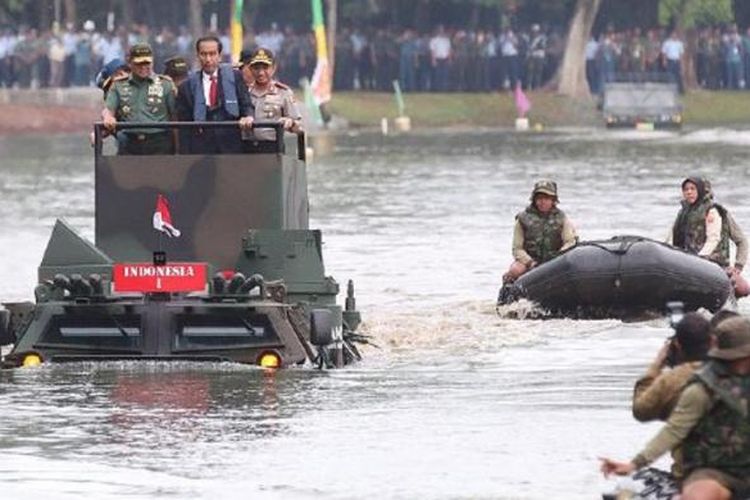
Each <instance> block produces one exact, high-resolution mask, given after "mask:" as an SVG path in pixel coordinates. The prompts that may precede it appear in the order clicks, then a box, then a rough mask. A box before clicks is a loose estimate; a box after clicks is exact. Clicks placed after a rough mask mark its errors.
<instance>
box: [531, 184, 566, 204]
mask: <svg viewBox="0 0 750 500" xmlns="http://www.w3.org/2000/svg"><path fill="white" fill-rule="evenodd" d="M538 194H546V195H549V196H554V197H555V201H560V200H559V198H558V197H557V183H556V182H555V181H552V180H549V179H542V180H540V181H537V183H536V184H534V189H533V190H532V191H531V200H532V201H534V197H535V196H536V195H538Z"/></svg>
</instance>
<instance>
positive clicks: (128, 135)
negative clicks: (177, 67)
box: [105, 74, 176, 154]
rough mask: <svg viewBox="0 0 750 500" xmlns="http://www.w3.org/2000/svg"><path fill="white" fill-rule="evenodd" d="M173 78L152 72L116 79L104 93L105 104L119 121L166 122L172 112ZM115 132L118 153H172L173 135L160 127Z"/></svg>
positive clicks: (173, 101) (173, 108) (173, 110)
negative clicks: (147, 75)
mask: <svg viewBox="0 0 750 500" xmlns="http://www.w3.org/2000/svg"><path fill="white" fill-rule="evenodd" d="M175 93H176V92H175V88H174V85H173V83H172V80H171V79H170V78H169V77H166V76H163V75H156V74H153V75H151V76H150V77H148V78H145V79H141V78H138V77H137V76H135V75H130V76H129V77H127V78H123V79H121V80H117V81H116V82H115V83H114V84H113V85H112V87H111V88H110V90H109V92H108V93H107V98H106V101H105V102H106V106H107V109H109V110H110V111H111V112H112V114H114V115H115V118H116V119H117V121H118V122H166V121H169V119H170V117H172V116H174V112H175ZM120 136H121V135H120V134H118V140H119V141H120V142H119V150H118V154H172V153H173V152H174V146H173V141H172V134H171V132H169V131H166V130H159V129H132V130H131V129H128V130H126V131H125V133H124V134H122V139H121V140H120V139H119V138H120Z"/></svg>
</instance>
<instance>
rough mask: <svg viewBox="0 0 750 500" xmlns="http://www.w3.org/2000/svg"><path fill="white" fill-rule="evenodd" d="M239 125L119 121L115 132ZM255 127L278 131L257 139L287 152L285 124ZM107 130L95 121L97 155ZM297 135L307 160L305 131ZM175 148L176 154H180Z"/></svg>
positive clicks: (265, 123)
mask: <svg viewBox="0 0 750 500" xmlns="http://www.w3.org/2000/svg"><path fill="white" fill-rule="evenodd" d="M238 127H239V125H238V123H237V122H236V121H221V122H118V123H117V124H115V132H117V131H125V130H134V129H138V130H143V129H160V130H169V131H177V130H194V129H230V128H238ZM252 128H253V130H255V129H273V130H274V131H275V133H276V138H275V139H274V140H273V141H259V140H258V141H257V142H263V143H270V144H273V147H272V148H271V150H270V151H265V150H264V152H271V153H277V154H284V153H285V145H284V125H283V124H282V123H281V122H280V121H272V122H271V121H259V122H254V123H253V126H252ZM105 131H106V132H109V130H108V129H107V128H106V127H105V126H104V123H103V122H96V123H94V154H95V155H96V156H102V149H103V139H104V138H105V137H106V135H105ZM296 135H297V158H298V159H300V160H302V161H305V159H306V149H305V148H306V142H305V133H304V132H302V131H300V132H296ZM177 149H178V148H175V153H174V154H180V153H179V152H178V151H177ZM248 154H252V153H248Z"/></svg>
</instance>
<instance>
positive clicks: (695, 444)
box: [682, 361, 750, 478]
mask: <svg viewBox="0 0 750 500" xmlns="http://www.w3.org/2000/svg"><path fill="white" fill-rule="evenodd" d="M693 381H694V383H695V382H698V383H702V384H703V385H704V386H705V387H706V388H707V389H708V391H709V393H710V394H711V397H712V399H713V401H714V404H713V407H712V408H711V410H709V412H708V414H706V415H705V416H704V417H703V418H702V419H701V420H700V421H699V422H698V424H697V425H696V426H695V427H694V428H693V430H692V431H691V432H690V434H688V436H687V437H686V438H685V441H684V442H683V446H682V452H683V465H684V467H685V472H686V474H689V473H690V471H692V470H695V469H698V468H704V467H705V468H711V469H718V470H720V471H722V472H725V473H727V474H730V475H733V476H736V477H738V478H747V477H750V418H749V417H748V408H749V407H748V404H749V403H750V377H748V376H745V377H741V376H736V375H732V374H730V373H728V372H727V371H726V369H725V368H724V367H723V366H722V365H720V364H718V363H717V362H715V361H714V362H709V363H708V364H707V365H706V366H705V367H704V368H702V369H701V370H700V371H698V372H697V373H696V375H695V377H694V378H693Z"/></svg>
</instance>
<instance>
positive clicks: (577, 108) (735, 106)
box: [330, 90, 750, 128]
mask: <svg viewBox="0 0 750 500" xmlns="http://www.w3.org/2000/svg"><path fill="white" fill-rule="evenodd" d="M527 95H528V97H529V100H530V101H531V103H532V108H531V111H530V112H529V121H530V122H531V124H532V126H534V125H535V124H540V125H542V126H558V127H559V126H599V125H602V124H603V118H602V115H601V112H600V111H598V110H597V109H596V103H595V102H594V100H593V99H592V100H588V101H576V100H573V99H569V98H567V97H564V96H561V95H558V94H555V93H553V92H529V93H528V94H527ZM404 99H405V103H406V111H405V112H406V115H408V116H410V117H411V120H412V124H413V125H414V127H416V128H421V127H425V128H429V127H449V126H479V127H513V126H514V123H515V119H516V108H515V102H514V100H513V94H512V93H510V92H493V93H445V94H441V93H409V94H404ZM682 103H683V106H684V109H685V111H684V119H685V124H686V125H687V126H721V125H726V126H743V125H749V126H750V92H744V91H743V92H730V91H721V92H717V91H703V90H698V91H693V92H689V93H688V94H686V95H685V96H683V99H682ZM330 110H331V112H332V113H333V114H335V115H338V116H340V117H342V118H344V119H346V120H347V121H348V122H349V124H350V125H351V126H354V127H374V126H379V124H380V121H381V119H382V118H388V119H393V118H395V117H396V116H397V115H398V107H397V105H396V100H395V98H394V96H393V94H389V93H379V92H336V93H335V94H334V96H333V100H332V101H331V103H330Z"/></svg>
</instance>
